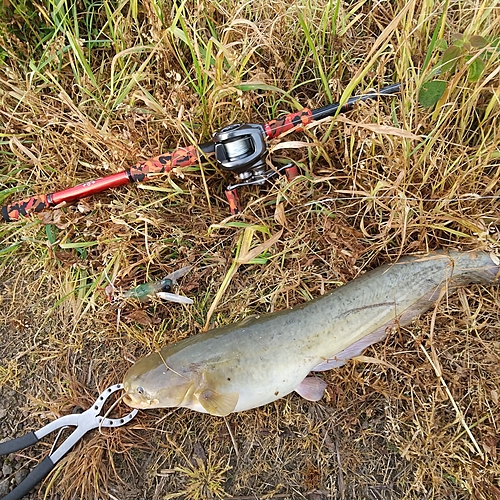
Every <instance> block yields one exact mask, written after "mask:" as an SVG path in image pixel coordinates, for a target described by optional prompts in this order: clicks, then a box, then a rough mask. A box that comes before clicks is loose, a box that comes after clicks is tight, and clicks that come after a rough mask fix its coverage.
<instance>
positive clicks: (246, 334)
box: [123, 251, 500, 416]
mask: <svg viewBox="0 0 500 500" xmlns="http://www.w3.org/2000/svg"><path fill="white" fill-rule="evenodd" d="M495 260H496V259H495ZM499 270H500V267H499V266H498V265H497V264H496V263H495V261H494V260H493V259H492V257H491V256H490V254H488V253H486V252H481V251H476V252H459V251H450V252H447V253H444V252H442V253H441V252H436V253H431V254H428V255H426V256H422V257H406V258H403V259H401V260H399V261H398V262H397V263H395V264H390V265H384V266H382V267H379V268H376V269H374V270H373V271H369V272H367V273H366V274H364V275H362V276H360V277H358V278H356V279H354V280H353V281H351V282H349V283H347V284H346V285H343V286H341V287H339V288H337V289H335V290H334V291H332V292H330V293H328V294H326V295H324V296H322V297H319V298H316V299H314V300H312V301H310V302H307V303H305V304H301V305H299V306H296V307H293V308H291V309H286V310H283V311H279V312H275V313H271V314H267V315H263V316H261V317H257V318H255V317H254V318H250V319H248V320H244V321H242V322H240V323H236V324H231V325H227V326H223V327H221V328H216V329H213V330H210V331H208V332H207V333H203V334H198V335H195V336H192V337H188V338H186V339H184V340H181V341H180V342H177V343H175V344H171V345H167V346H165V347H164V348H163V349H161V350H160V351H158V352H153V353H151V354H149V355H147V356H145V357H144V358H141V359H139V360H138V361H137V362H136V363H135V364H134V365H132V366H131V367H130V369H129V370H128V372H127V373H126V375H125V379H124V388H125V391H126V394H125V396H124V399H123V400H124V401H125V402H126V403H127V404H128V405H129V406H131V407H133V408H141V409H148V408H162V407H185V408H191V409H192V410H196V411H200V412H204V413H210V414H212V415H221V416H224V415H227V414H229V413H231V412H238V411H243V410H248V409H250V408H255V407H258V406H261V405H264V404H266V403H270V402H272V401H275V400H277V399H279V398H282V397H283V396H285V395H287V394H289V393H290V392H292V391H296V392H298V393H299V394H300V395H301V396H302V397H304V398H306V399H308V400H311V401H317V400H319V399H320V398H321V397H322V395H323V392H324V389H325V387H326V383H325V382H324V381H323V380H322V379H321V378H319V377H315V376H308V374H309V373H310V372H312V371H324V370H329V369H331V368H335V367H338V366H342V365H343V364H344V363H345V362H346V361H347V360H348V359H350V358H352V357H354V356H358V355H360V354H361V352H362V351H363V350H364V349H365V348H366V347H368V346H369V345H371V344H373V343H374V342H378V341H379V340H382V339H383V338H384V337H385V335H386V333H387V332H389V331H390V330H391V327H392V326H394V325H395V324H396V323H397V324H398V325H401V326H405V325H407V324H409V323H410V322H411V321H412V320H413V319H414V318H415V317H416V316H418V315H419V314H421V313H423V312H425V311H427V310H428V309H430V308H431V307H432V305H433V304H434V303H435V302H436V300H437V299H438V298H439V297H440V295H441V294H442V293H446V294H450V293H452V292H453V291H454V290H455V289H456V288H457V287H459V286H464V285H468V284H472V283H482V284H494V283H495V282H496V280H497V276H498V273H499Z"/></svg>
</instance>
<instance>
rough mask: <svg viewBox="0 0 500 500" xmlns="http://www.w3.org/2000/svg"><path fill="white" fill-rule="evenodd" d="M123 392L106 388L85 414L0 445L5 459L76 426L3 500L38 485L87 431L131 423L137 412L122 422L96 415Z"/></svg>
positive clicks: (15, 497)
mask: <svg viewBox="0 0 500 500" xmlns="http://www.w3.org/2000/svg"><path fill="white" fill-rule="evenodd" d="M121 389H123V384H116V385H113V386H111V387H108V388H107V389H106V390H105V391H103V392H102V394H101V395H100V396H99V397H98V398H97V400H96V401H95V403H94V404H93V405H92V407H91V408H89V409H88V410H87V411H85V412H83V413H80V414H73V415H66V416H64V417H61V418H58V419H57V420H54V422H51V423H50V424H47V425H46V426H44V427H42V428H41V429H40V430H38V431H36V432H30V433H29V434H25V435H24V436H21V437H18V438H16V439H11V440H10V441H6V442H5V443H0V455H7V454H9V453H13V452H14V451H19V450H22V449H24V448H27V447H28V446H32V445H34V444H35V443H38V441H40V440H41V439H42V438H44V437H45V436H47V435H48V434H50V433H51V432H53V431H55V430H57V429H61V430H62V429H63V428H64V427H68V426H75V427H76V429H75V430H74V431H73V432H72V433H71V435H70V436H69V437H68V438H67V439H66V440H65V441H64V442H63V443H62V444H61V446H59V448H57V449H54V448H53V449H52V451H51V452H50V454H49V455H48V456H47V457H45V458H44V459H43V460H42V461H41V462H40V463H39V464H38V465H37V466H36V467H35V468H34V469H33V470H32V471H31V472H30V473H29V474H28V475H27V476H26V478H25V479H24V481H22V483H21V484H19V485H18V486H16V487H15V488H14V489H13V490H12V491H11V492H10V493H9V494H8V495H7V496H5V497H3V499H2V500H19V499H20V498H22V497H23V496H24V495H26V493H28V491H30V490H31V489H32V488H33V487H35V486H36V485H37V484H38V483H39V482H41V481H42V480H43V479H44V478H45V477H47V475H48V474H49V472H50V471H51V470H52V469H53V468H54V467H55V465H56V464H57V462H59V460H61V458H63V457H64V455H66V453H68V451H69V450H70V449H71V448H72V447H73V446H74V445H75V444H76V443H77V442H78V441H79V440H80V439H81V438H82V437H83V436H84V435H85V434H86V433H87V432H88V431H90V430H92V429H97V428H98V427H99V428H100V427H120V426H121V425H125V424H126V423H128V422H130V421H131V420H132V419H133V418H134V417H135V416H136V415H137V411H138V410H134V411H132V412H131V413H129V414H128V415H125V416H124V417H122V418H106V417H103V416H101V415H99V413H100V412H101V410H102V408H103V406H104V404H105V402H106V400H107V399H108V398H109V396H110V395H111V394H113V393H114V392H117V391H120V390H121Z"/></svg>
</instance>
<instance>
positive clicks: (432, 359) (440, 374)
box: [420, 287, 484, 459]
mask: <svg viewBox="0 0 500 500" xmlns="http://www.w3.org/2000/svg"><path fill="white" fill-rule="evenodd" d="M446 290H447V288H446V287H444V288H443V290H441V293H440V295H439V298H438V300H437V302H436V306H435V307H434V311H433V313H432V318H431V326H430V332H429V336H430V338H431V340H432V338H433V335H434V326H435V323H436V316H437V309H438V306H439V303H440V302H441V299H442V298H443V297H444V296H445V295H446ZM420 348H421V349H422V352H423V353H424V354H425V357H426V358H427V359H428V360H429V363H430V364H431V365H432V368H433V369H434V372H435V373H436V376H437V377H438V379H439V381H440V382H441V384H442V386H443V387H444V390H445V392H446V394H447V396H448V399H449V400H450V401H451V404H452V405H453V408H455V412H456V414H457V417H458V420H459V421H460V424H461V425H462V427H463V428H464V429H465V431H466V432H467V434H468V435H469V438H470V440H471V441H472V444H473V445H474V448H475V449H476V451H477V454H478V455H479V456H480V457H481V459H484V454H483V452H482V450H481V448H480V447H479V444H478V442H477V441H476V438H475V437H474V436H473V435H472V432H471V430H470V428H469V426H468V425H467V422H466V421H465V417H464V414H463V413H462V410H460V408H459V407H458V405H457V403H456V401H455V399H454V398H453V396H452V394H451V392H450V389H449V388H448V385H447V384H446V381H445V380H444V378H443V372H442V370H441V366H440V364H439V360H438V357H437V354H436V353H435V351H434V348H433V347H431V349H432V353H433V355H432V356H431V355H430V354H429V353H428V352H427V350H426V349H425V347H424V346H423V345H422V344H420Z"/></svg>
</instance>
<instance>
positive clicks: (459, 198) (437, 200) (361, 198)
mask: <svg viewBox="0 0 500 500" xmlns="http://www.w3.org/2000/svg"><path fill="white" fill-rule="evenodd" d="M376 200H391V201H392V200H399V201H424V202H434V203H440V202H445V201H448V202H458V201H479V200H500V195H491V196H483V195H479V194H478V195H476V194H467V195H464V196H457V197H455V198H420V197H417V196H397V195H382V196H370V195H366V196H349V197H337V198H325V199H323V200H315V201H308V202H307V203H304V204H303V205H301V206H303V207H307V206H310V205H317V204H322V203H331V202H335V201H376Z"/></svg>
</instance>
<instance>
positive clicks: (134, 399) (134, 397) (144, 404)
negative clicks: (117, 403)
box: [122, 393, 158, 410]
mask: <svg viewBox="0 0 500 500" xmlns="http://www.w3.org/2000/svg"><path fill="white" fill-rule="evenodd" d="M122 401H123V402H124V403H125V404H126V405H127V406H130V407H131V408H136V409H138V410H143V409H145V408H153V407H154V406H155V404H158V400H157V399H153V400H149V399H148V400H147V401H146V400H144V399H142V398H141V397H140V396H139V395H138V394H134V393H126V394H125V395H124V396H123V398H122Z"/></svg>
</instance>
